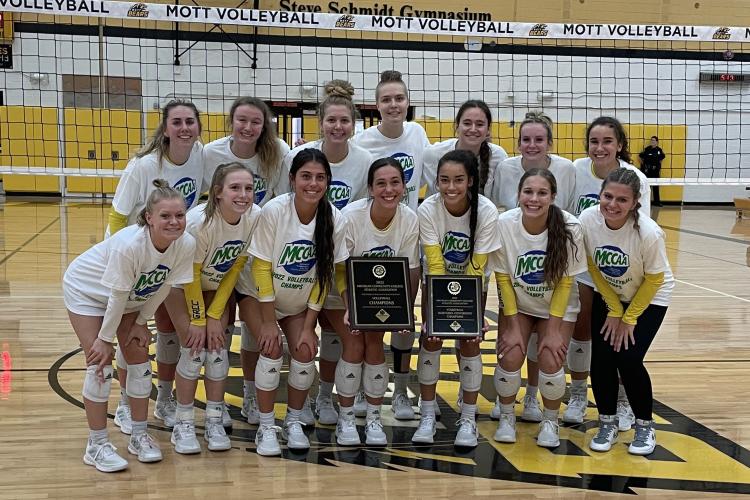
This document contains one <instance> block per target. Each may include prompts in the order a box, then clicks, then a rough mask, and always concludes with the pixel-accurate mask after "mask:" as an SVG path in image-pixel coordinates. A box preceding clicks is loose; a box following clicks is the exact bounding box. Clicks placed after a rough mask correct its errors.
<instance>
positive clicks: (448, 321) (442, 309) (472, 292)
mask: <svg viewBox="0 0 750 500" xmlns="http://www.w3.org/2000/svg"><path fill="white" fill-rule="evenodd" d="M426 313H427V318H428V323H429V325H430V336H431V337H433V336H434V337H452V338H463V337H476V336H477V335H480V334H481V332H482V326H483V322H482V277H481V276H464V275H458V274H454V275H450V274H449V275H441V276H430V275H428V276H427V311H426Z"/></svg>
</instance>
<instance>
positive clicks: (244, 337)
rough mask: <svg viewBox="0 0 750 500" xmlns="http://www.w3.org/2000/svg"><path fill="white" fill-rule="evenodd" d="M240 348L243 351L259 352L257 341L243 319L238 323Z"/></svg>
mask: <svg viewBox="0 0 750 500" xmlns="http://www.w3.org/2000/svg"><path fill="white" fill-rule="evenodd" d="M240 348H241V349H242V350H243V351H249V352H260V349H259V348H258V342H257V341H256V340H255V337H254V336H253V334H252V333H250V330H248V328H247V325H246V324H245V322H244V321H243V322H242V323H240Z"/></svg>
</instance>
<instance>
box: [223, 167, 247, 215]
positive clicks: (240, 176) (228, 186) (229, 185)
mask: <svg viewBox="0 0 750 500" xmlns="http://www.w3.org/2000/svg"><path fill="white" fill-rule="evenodd" d="M254 197H255V193H254V192H253V175H252V174H251V173H250V172H248V171H245V170H236V171H234V172H230V173H228V174H227V176H226V177H225V178H224V184H223V186H222V187H221V188H220V189H218V193H216V201H217V205H218V207H219V211H221V213H222V215H223V216H224V217H225V218H226V219H227V221H228V222H235V221H237V220H239V218H240V217H241V216H242V214H244V213H245V212H247V210H248V209H249V208H250V207H252V206H253V199H254Z"/></svg>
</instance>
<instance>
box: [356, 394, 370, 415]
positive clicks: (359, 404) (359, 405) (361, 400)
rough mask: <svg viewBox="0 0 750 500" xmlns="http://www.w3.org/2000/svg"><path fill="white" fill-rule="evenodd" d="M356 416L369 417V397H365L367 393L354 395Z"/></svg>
mask: <svg viewBox="0 0 750 500" xmlns="http://www.w3.org/2000/svg"><path fill="white" fill-rule="evenodd" d="M354 416H355V417H366V416H367V397H366V396H365V391H358V392H357V394H355V395H354Z"/></svg>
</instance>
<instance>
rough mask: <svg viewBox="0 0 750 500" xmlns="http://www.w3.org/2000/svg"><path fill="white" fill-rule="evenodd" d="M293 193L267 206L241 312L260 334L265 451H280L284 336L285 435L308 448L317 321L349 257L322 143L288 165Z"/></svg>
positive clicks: (260, 434) (259, 438)
mask: <svg viewBox="0 0 750 500" xmlns="http://www.w3.org/2000/svg"><path fill="white" fill-rule="evenodd" d="M289 181H290V185H291V188H292V191H291V194H289V195H287V196H281V197H277V198H275V199H273V200H271V201H270V202H269V203H268V204H266V206H265V207H263V211H262V212H261V216H260V220H259V222H258V227H257V229H256V231H255V233H254V234H253V239H252V242H251V244H250V255H252V257H253V261H252V278H253V281H254V283H255V290H254V291H252V293H251V296H246V297H242V298H241V300H240V302H239V306H240V315H241V317H242V318H243V319H244V320H245V322H246V323H247V326H248V328H249V330H250V332H251V333H252V334H253V335H254V336H255V339H256V342H257V344H258V347H259V348H260V354H261V355H260V359H259V360H258V365H257V368H256V371H255V385H256V389H257V394H258V409H259V420H260V427H259V428H258V431H257V433H256V435H255V443H256V445H257V452H258V454H259V455H264V456H269V455H279V454H280V453H281V449H280V447H279V442H278V439H277V436H276V427H275V425H274V402H275V400H276V389H277V388H278V386H279V375H280V372H281V362H282V354H283V350H282V347H281V346H282V338H281V335H282V333H283V335H285V336H286V338H287V343H288V345H289V351H290V354H291V357H292V359H291V362H290V365H289V380H288V387H287V407H288V409H287V415H286V420H285V422H284V429H283V430H284V437H285V438H286V439H287V446H288V447H289V448H291V449H308V448H309V447H310V442H309V441H308V439H307V436H306V435H305V433H304V432H303V430H302V422H301V421H300V415H301V412H302V407H303V405H304V402H305V399H306V398H307V393H308V390H309V389H310V386H311V385H312V383H313V380H314V379H315V355H316V353H317V346H318V337H317V335H316V334H315V325H316V321H317V319H318V312H319V311H320V309H321V308H322V306H323V302H324V301H325V298H326V295H327V293H328V290H329V289H330V288H331V286H332V282H333V280H334V264H336V263H338V262H343V261H344V260H346V258H347V257H348V254H347V252H346V245H344V244H343V230H344V227H343V220H342V219H341V214H340V213H339V211H338V209H336V208H335V207H334V206H332V205H331V204H330V203H329V202H328V200H327V198H326V191H327V189H328V186H329V185H330V183H331V167H330V165H329V164H328V160H327V159H326V157H325V155H324V154H323V153H322V152H321V151H320V150H318V149H305V150H304V151H300V152H299V153H298V154H297V156H296V157H295V158H294V161H293V162H292V165H291V169H290V172H289Z"/></svg>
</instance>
